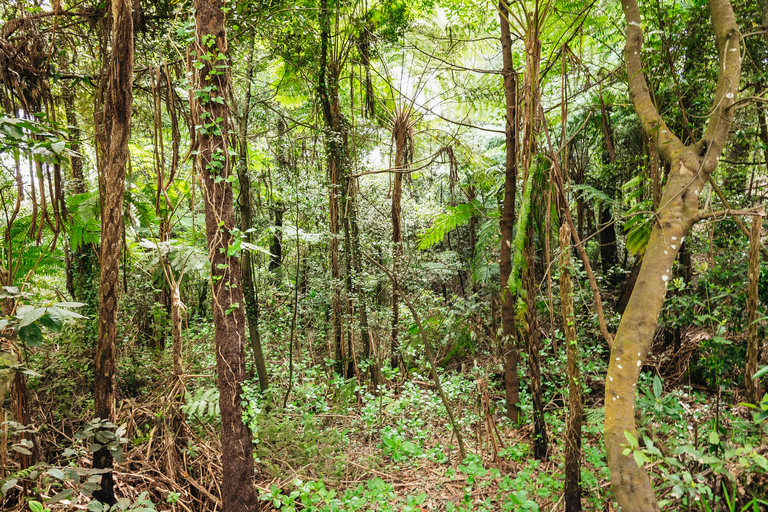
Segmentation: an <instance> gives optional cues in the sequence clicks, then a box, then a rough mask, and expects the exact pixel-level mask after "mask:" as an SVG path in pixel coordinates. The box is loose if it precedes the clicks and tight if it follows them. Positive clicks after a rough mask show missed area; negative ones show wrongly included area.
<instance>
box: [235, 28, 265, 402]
mask: <svg viewBox="0 0 768 512" xmlns="http://www.w3.org/2000/svg"><path fill="white" fill-rule="evenodd" d="M253 68H254V63H253V43H251V48H250V50H249V51H248V69H247V71H246V78H247V83H246V85H245V101H244V102H243V110H242V112H240V117H239V119H238V122H239V125H238V130H237V138H238V144H237V147H238V154H237V156H238V161H237V177H238V181H239V182H240V197H239V198H238V208H239V210H240V231H242V232H243V233H245V240H246V241H247V242H248V243H251V233H250V232H249V231H248V230H249V229H250V228H252V227H253V201H252V198H251V174H250V172H248V112H249V111H250V108H251V79H252V78H253ZM240 265H241V271H242V274H243V298H244V299H245V315H246V318H247V320H248V336H249V339H250V347H251V355H252V357H253V364H254V366H255V367H256V374H257V375H258V377H259V389H261V391H262V392H264V391H266V390H267V388H269V374H268V373H267V363H266V360H265V359H264V350H263V349H262V346H261V335H260V333H259V296H258V293H257V291H256V287H255V286H254V279H253V261H252V258H251V252H250V251H243V253H242V256H241V257H240Z"/></svg>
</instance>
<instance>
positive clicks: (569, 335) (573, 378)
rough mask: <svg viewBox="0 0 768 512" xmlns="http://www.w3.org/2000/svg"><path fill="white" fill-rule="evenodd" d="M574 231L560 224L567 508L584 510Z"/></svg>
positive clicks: (570, 511) (568, 509) (577, 510)
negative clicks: (575, 308)
mask: <svg viewBox="0 0 768 512" xmlns="http://www.w3.org/2000/svg"><path fill="white" fill-rule="evenodd" d="M570 242H571V230H570V229H569V228H568V225H567V224H563V225H562V226H561V227H560V304H561V308H562V313H563V333H564V334H565V352H566V358H567V365H568V419H567V422H566V427H565V510H566V512H580V511H581V469H580V462H581V415H582V413H583V411H582V405H581V375H580V373H579V345H578V341H577V339H576V326H575V322H576V318H575V316H574V314H573V297H572V296H571V294H572V293H573V285H572V283H571V256H570V250H571V249H570Z"/></svg>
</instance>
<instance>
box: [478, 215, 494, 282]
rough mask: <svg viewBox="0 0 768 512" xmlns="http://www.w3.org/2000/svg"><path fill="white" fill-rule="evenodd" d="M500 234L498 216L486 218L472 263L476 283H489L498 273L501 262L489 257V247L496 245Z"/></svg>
mask: <svg viewBox="0 0 768 512" xmlns="http://www.w3.org/2000/svg"><path fill="white" fill-rule="evenodd" d="M498 234H499V219H498V216H494V217H491V218H489V219H486V220H485V222H483V224H482V226H480V230H479V231H478V233H477V242H476V244H475V256H474V260H473V264H472V279H473V280H474V281H475V282H476V283H487V282H489V281H490V280H491V279H492V277H493V276H494V275H495V274H496V273H498V267H499V264H498V263H497V262H496V261H489V259H488V248H489V247H492V246H494V245H495V242H496V241H497V240H498Z"/></svg>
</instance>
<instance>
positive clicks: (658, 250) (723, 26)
mask: <svg viewBox="0 0 768 512" xmlns="http://www.w3.org/2000/svg"><path fill="white" fill-rule="evenodd" d="M621 3H622V7H623V8H624V15H625V18H626V21H627V43H626V46H625V50H624V57H625V63H626V67H627V77H628V80H629V92H630V99H631V100H632V103H633V104H634V107H635V111H636V112H637V114H638V116H639V117H640V121H641V124H642V126H643V130H644V132H645V134H646V136H648V137H653V138H654V140H655V142H656V147H657V148H658V151H659V154H660V156H661V157H662V158H663V159H664V160H665V161H666V162H668V163H670V174H669V177H668V179H667V184H666V186H665V187H664V192H663V194H662V197H661V203H660V207H659V211H658V213H657V216H656V222H655V224H654V227H653V230H652V232H651V236H650V239H649V241H648V246H647V248H646V252H645V256H644V258H643V264H642V267H641V269H640V274H639V275H638V278H637V284H636V286H635V289H634V291H633V293H632V296H631V298H630V299H629V303H628V304H627V308H626V311H625V312H624V316H623V317H622V319H621V323H620V324H619V329H618V332H617V333H616V339H615V342H614V344H613V349H612V351H611V361H610V364H609V367H608V376H607V380H606V388H605V446H606V453H607V458H608V467H609V469H610V471H611V487H612V489H613V492H614V495H615V496H616V501H617V502H618V504H619V506H620V507H621V509H622V510H623V511H624V512H635V511H637V512H641V511H642V512H647V511H653V510H659V505H658V503H657V501H656V496H655V494H654V491H653V487H652V486H651V482H650V479H649V478H648V474H647V473H646V471H645V470H644V469H643V468H642V467H639V466H638V465H637V463H636V462H635V461H634V458H633V457H631V456H628V455H624V454H623V453H622V452H623V450H624V446H623V445H626V444H627V439H626V437H625V432H629V433H630V434H632V435H634V436H635V437H637V431H636V429H635V421H634V418H635V416H634V406H635V388H636V385H637V378H638V375H639V373H640V369H641V368H642V365H643V362H644V361H645V358H646V356H647V355H648V352H649V351H650V347H651V343H652V341H653V335H654V332H655V330H656V326H657V323H658V315H659V313H660V312H661V308H662V305H663V303H664V296H665V294H666V291H667V283H668V281H669V277H670V275H671V273H670V272H671V268H672V265H673V264H674V261H675V258H676V257H677V253H678V251H679V249H680V245H681V244H682V243H683V238H684V237H685V236H686V235H687V233H688V231H689V230H690V229H691V227H692V226H693V224H694V223H695V222H697V221H698V220H699V218H698V196H699V193H700V192H701V190H702V189H703V188H704V185H705V184H706V182H707V181H708V180H709V178H710V176H711V175H712V172H713V170H714V169H715V167H716V166H717V161H718V159H719V158H720V155H721V154H722V151H723V147H724V145H725V141H726V139H727V137H728V132H729V130H730V125H731V119H732V116H733V109H732V108H731V107H732V105H733V102H734V99H735V96H736V94H738V90H739V89H738V87H739V78H740V75H741V55H740V49H739V43H740V35H739V34H740V32H739V28H738V26H737V24H736V20H735V17H734V14H733V9H732V7H731V4H730V1H729V0H709V1H708V5H709V10H710V15H711V17H712V25H713V28H714V32H715V42H716V45H717V50H718V55H719V66H718V70H719V71H718V80H717V86H716V89H715V94H714V108H713V109H712V114H711V117H710V120H709V122H708V124H707V127H706V130H705V132H704V135H703V137H702V139H701V140H700V141H699V142H698V143H696V144H695V145H693V146H685V145H683V143H682V142H681V141H680V139H679V138H678V137H677V136H676V135H674V134H673V133H672V132H671V131H670V130H669V128H668V127H667V125H666V123H665V122H664V121H663V120H662V119H661V117H660V115H659V113H658V111H657V110H656V107H655V106H654V104H653V101H652V99H651V96H650V92H649V89H648V85H647V83H646V80H645V75H644V74H643V71H642V67H643V62H642V57H641V53H642V37H643V35H642V28H641V27H642V25H641V23H642V18H641V16H640V9H639V7H638V5H637V1H636V0H622V2H621Z"/></svg>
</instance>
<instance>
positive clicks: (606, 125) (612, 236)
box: [597, 90, 617, 275]
mask: <svg viewBox="0 0 768 512" xmlns="http://www.w3.org/2000/svg"><path fill="white" fill-rule="evenodd" d="M600 117H601V126H602V128H603V140H604V142H605V152H604V153H603V164H604V165H606V164H609V163H610V164H613V163H614V162H615V161H616V150H615V149H614V147H613V138H612V136H611V134H612V129H611V118H610V116H609V112H608V107H606V106H605V102H604V101H603V93H602V90H601V91H600ZM606 157H607V158H606ZM597 225H598V229H599V230H600V231H599V232H600V235H599V238H600V263H602V267H603V274H604V275H607V274H608V270H610V269H611V268H613V267H614V266H616V261H617V255H616V228H615V225H614V223H613V219H612V218H611V212H610V210H609V209H608V205H607V204H600V205H599V206H598V211H597Z"/></svg>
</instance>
